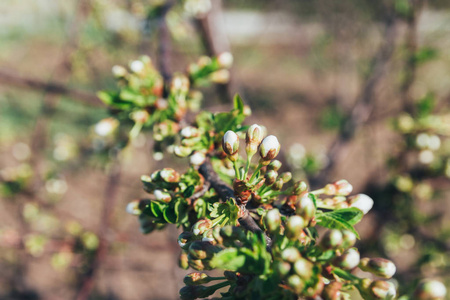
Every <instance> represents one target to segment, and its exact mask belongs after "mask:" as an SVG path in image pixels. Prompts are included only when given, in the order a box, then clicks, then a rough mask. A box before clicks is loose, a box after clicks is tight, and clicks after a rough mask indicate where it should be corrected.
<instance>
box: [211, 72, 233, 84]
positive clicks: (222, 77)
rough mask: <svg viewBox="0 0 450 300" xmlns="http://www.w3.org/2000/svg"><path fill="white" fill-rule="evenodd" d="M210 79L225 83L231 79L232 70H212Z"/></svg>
mask: <svg viewBox="0 0 450 300" xmlns="http://www.w3.org/2000/svg"><path fill="white" fill-rule="evenodd" d="M209 79H210V80H211V81H212V82H214V83H219V84H225V83H227V82H228V81H230V71H228V70H226V69H222V70H218V71H215V72H212V73H211V74H209Z"/></svg>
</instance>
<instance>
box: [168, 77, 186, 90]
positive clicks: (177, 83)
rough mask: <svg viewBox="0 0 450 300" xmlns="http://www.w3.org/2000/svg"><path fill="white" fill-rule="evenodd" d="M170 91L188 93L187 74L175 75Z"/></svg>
mask: <svg viewBox="0 0 450 300" xmlns="http://www.w3.org/2000/svg"><path fill="white" fill-rule="evenodd" d="M170 91H171V92H172V93H178V92H181V93H187V92H188V91H189V79H188V78H187V77H186V76H185V75H181V74H177V75H175V76H174V77H173V78H172V82H171V84H170Z"/></svg>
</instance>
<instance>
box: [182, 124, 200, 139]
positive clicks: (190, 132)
mask: <svg viewBox="0 0 450 300" xmlns="http://www.w3.org/2000/svg"><path fill="white" fill-rule="evenodd" d="M180 134H181V136H182V137H184V138H187V139H188V138H191V137H195V136H197V135H198V130H197V128H195V127H193V126H187V127H184V128H183V129H182V130H181V131H180Z"/></svg>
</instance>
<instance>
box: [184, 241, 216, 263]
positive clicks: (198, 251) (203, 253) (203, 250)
mask: <svg viewBox="0 0 450 300" xmlns="http://www.w3.org/2000/svg"><path fill="white" fill-rule="evenodd" d="M216 250H217V249H216V247H215V246H214V245H213V244H211V243H210V242H203V241H194V242H192V243H191V244H190V246H189V254H191V255H192V256H193V257H195V258H198V259H205V258H210V257H212V256H213V255H214V254H215V253H216V252H217V251H216Z"/></svg>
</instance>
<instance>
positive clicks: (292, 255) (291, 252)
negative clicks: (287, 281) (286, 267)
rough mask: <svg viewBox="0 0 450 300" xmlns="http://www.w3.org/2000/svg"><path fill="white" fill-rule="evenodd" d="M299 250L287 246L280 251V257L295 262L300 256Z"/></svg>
mask: <svg viewBox="0 0 450 300" xmlns="http://www.w3.org/2000/svg"><path fill="white" fill-rule="evenodd" d="M300 257H301V256H300V252H298V250H297V248H294V247H289V248H286V249H284V250H283V251H282V252H281V259H282V260H284V261H287V262H289V263H292V264H293V263H295V262H296V261H297V260H298V259H299V258H300Z"/></svg>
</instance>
